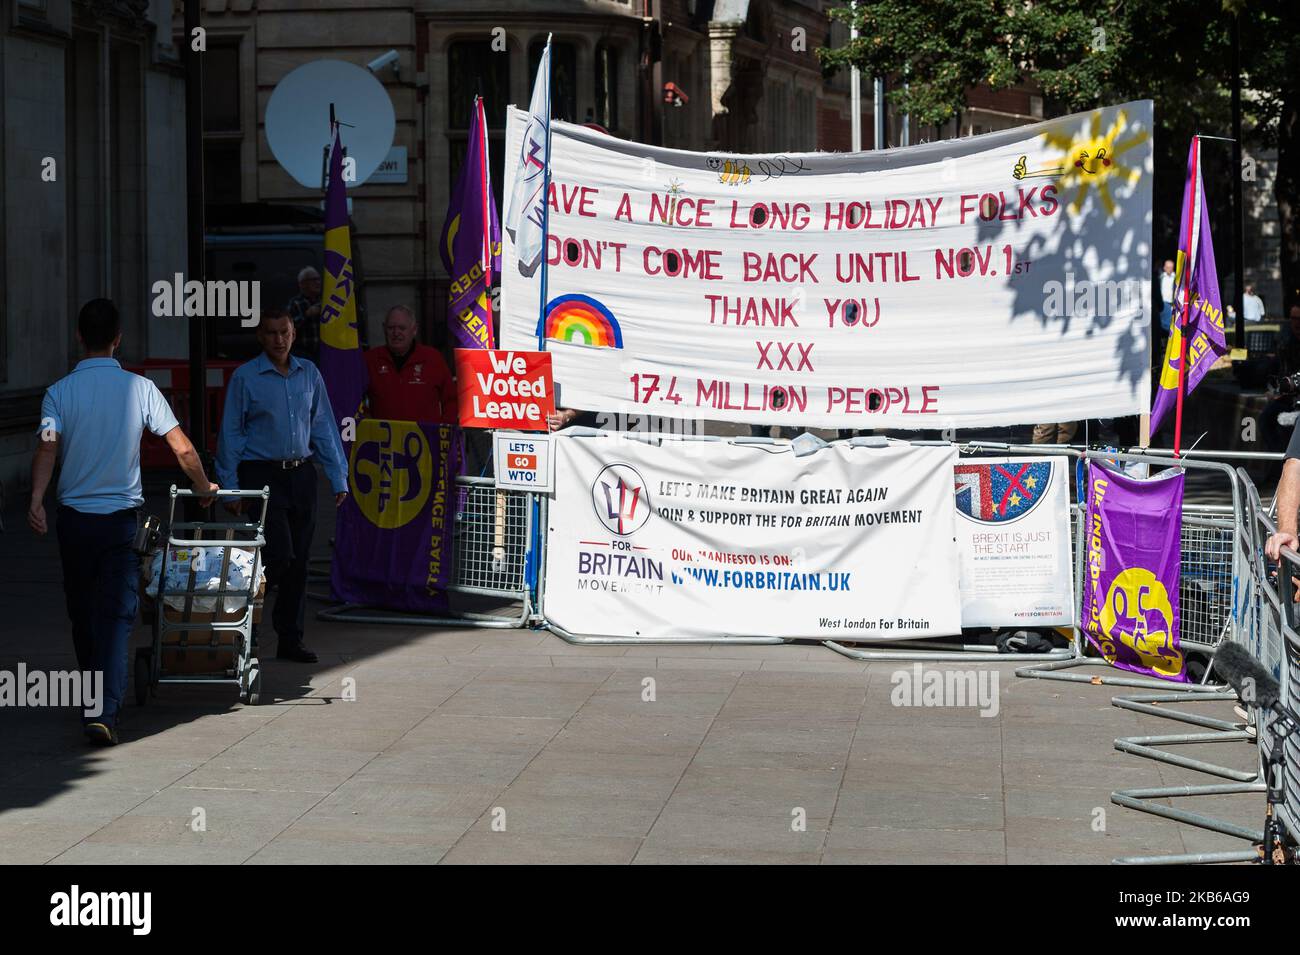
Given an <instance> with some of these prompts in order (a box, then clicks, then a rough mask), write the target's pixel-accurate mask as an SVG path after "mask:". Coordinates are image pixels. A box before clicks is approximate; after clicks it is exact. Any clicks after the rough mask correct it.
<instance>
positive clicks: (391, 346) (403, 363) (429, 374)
mask: <svg viewBox="0 0 1300 955" xmlns="http://www.w3.org/2000/svg"><path fill="white" fill-rule="evenodd" d="M415 335H416V328H415V313H414V312H412V311H411V310H410V309H409V308H407V307H406V306H405V305H394V306H393V307H392V308H390V309H389V310H388V314H387V315H385V316H384V339H385V341H386V342H387V344H384V345H380V346H379V347H378V348H372V349H370V350H369V351H367V352H366V370H367V371H368V372H369V373H370V388H369V392H368V394H369V399H370V416H371V417H373V418H384V419H388V420H391V421H425V422H430V423H435V424H456V422H457V420H458V417H457V409H456V382H455V381H454V380H453V379H452V377H451V371H450V370H449V369H448V368H447V363H446V361H444V360H443V357H442V355H441V354H439V352H438V350H437V349H436V348H431V347H430V346H428V345H421V344H419V343H418V342H416V340H415Z"/></svg>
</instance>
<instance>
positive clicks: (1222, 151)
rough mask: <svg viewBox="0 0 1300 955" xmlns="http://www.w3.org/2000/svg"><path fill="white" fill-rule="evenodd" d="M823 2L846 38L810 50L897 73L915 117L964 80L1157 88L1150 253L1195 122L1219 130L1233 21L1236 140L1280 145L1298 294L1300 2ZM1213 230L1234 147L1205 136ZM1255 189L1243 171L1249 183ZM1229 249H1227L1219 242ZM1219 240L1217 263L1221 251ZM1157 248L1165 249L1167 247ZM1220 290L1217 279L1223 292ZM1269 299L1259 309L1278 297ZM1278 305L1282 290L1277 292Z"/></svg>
mask: <svg viewBox="0 0 1300 955" xmlns="http://www.w3.org/2000/svg"><path fill="white" fill-rule="evenodd" d="M830 15H831V16H832V17H833V18H835V19H838V20H843V21H845V22H847V23H854V22H856V25H857V27H858V30H859V34H860V35H859V37H858V39H857V40H854V41H850V43H849V44H848V45H847V46H845V47H842V48H840V49H834V50H831V49H822V50H819V51H818V53H819V55H820V56H821V58H822V60H823V62H824V63H826V64H827V65H828V66H830V67H832V68H845V67H850V66H857V67H858V68H859V69H860V70H862V72H863V74H864V75H866V76H886V77H895V78H898V77H901V76H903V75H904V73H906V76H907V80H908V83H907V86H906V88H904V87H903V84H901V83H897V82H896V83H893V84H891V86H892V89H891V92H890V93H889V100H890V105H891V106H892V107H893V108H894V109H896V110H900V111H906V112H908V113H910V114H911V115H912V117H913V118H914V119H916V120H917V121H918V122H920V123H922V124H931V123H934V124H939V123H943V122H945V121H947V120H949V119H951V118H952V117H953V116H955V115H957V114H958V112H959V111H960V110H962V109H963V108H965V106H966V103H967V100H966V96H967V92H968V91H969V90H970V89H971V88H973V87H980V86H984V87H989V88H992V89H995V90H996V89H1006V88H1009V87H1013V86H1019V85H1022V84H1027V85H1032V86H1035V87H1037V89H1038V90H1039V91H1040V92H1041V93H1042V96H1043V98H1044V106H1045V110H1046V112H1047V114H1048V115H1060V114H1063V113H1069V112H1076V111H1081V110H1085V109H1091V108H1093V107H1096V106H1102V105H1107V104H1110V103H1117V102H1124V101H1126V100H1132V99H1148V98H1149V99H1153V100H1154V101H1155V115H1156V124H1157V129H1156V137H1155V150H1156V155H1155V169H1156V176H1155V187H1154V199H1155V209H1156V222H1155V224H1154V233H1155V234H1154V236H1153V239H1154V241H1155V248H1156V250H1157V251H1156V253H1155V255H1154V256H1153V258H1157V259H1159V258H1163V257H1164V255H1162V254H1161V253H1160V251H1159V250H1162V249H1164V250H1172V249H1173V248H1175V247H1176V245H1177V238H1176V236H1175V233H1176V231H1177V227H1178V218H1179V205H1180V201H1181V197H1182V189H1183V178H1184V175H1185V169H1186V162H1187V149H1188V144H1189V142H1190V139H1191V137H1192V135H1193V134H1195V133H1197V132H1200V133H1205V134H1210V135H1220V136H1227V135H1230V132H1231V130H1230V109H1229V88H1230V86H1229V84H1230V80H1231V33H1230V29H1231V22H1232V17H1233V16H1236V18H1237V22H1238V24H1239V30H1240V53H1241V71H1242V80H1243V87H1244V91H1243V108H1244V110H1245V120H1244V125H1246V126H1247V129H1248V132H1247V140H1248V141H1247V143H1246V146H1247V148H1248V149H1249V148H1250V147H1252V146H1261V145H1273V146H1276V147H1277V150H1278V174H1277V179H1276V182H1275V187H1274V198H1275V201H1276V204H1277V209H1278V214H1279V218H1280V220H1281V227H1282V254H1281V259H1282V262H1281V265H1282V287H1283V290H1284V294H1285V295H1286V296H1287V297H1288V298H1289V299H1290V301H1291V302H1296V303H1300V233H1298V230H1300V4H1297V3H1296V2H1295V0H1218V2H1214V0H1210V2H1207V0H1089V2H1083V0H1005V2H999V0H925V2H917V0H859V3H858V5H857V9H856V10H854V9H852V8H851V7H850V6H848V5H845V6H843V7H839V8H836V9H833V10H831V11H830ZM1202 154H1203V156H1204V157H1205V167H1204V168H1205V178H1206V186H1207V192H1208V193H1209V194H1210V197H1211V198H1210V201H1209V205H1210V208H1211V211H1212V213H1214V215H1215V218H1216V220H1218V221H1217V223H1216V226H1215V230H1214V231H1215V233H1216V235H1217V236H1219V237H1221V238H1220V241H1221V242H1222V241H1226V240H1227V237H1228V236H1229V235H1231V234H1232V233H1231V232H1230V228H1231V226H1230V222H1229V215H1228V214H1229V213H1230V211H1231V206H1230V204H1231V196H1232V188H1231V182H1232V180H1231V177H1232V176H1234V175H1239V174H1240V173H1239V172H1238V171H1237V170H1234V169H1233V168H1232V151H1231V147H1230V144H1227V143H1206V144H1205V146H1204V147H1203V149H1202ZM1252 188H1258V187H1257V186H1256V184H1255V183H1253V182H1249V181H1248V182H1246V183H1245V190H1246V192H1247V201H1248V202H1249V201H1250V200H1249V190H1250V189H1252ZM1225 252H1226V250H1225ZM1225 252H1220V262H1221V267H1225V268H1229V267H1230V263H1231V261H1232V260H1231V257H1230V256H1229V255H1227V254H1225ZM1165 254H1167V253H1165ZM1226 290H1227V289H1226V288H1225V291H1226ZM1279 304H1282V303H1270V311H1273V310H1274V307H1275V306H1276V305H1279ZM1288 304H1289V303H1288Z"/></svg>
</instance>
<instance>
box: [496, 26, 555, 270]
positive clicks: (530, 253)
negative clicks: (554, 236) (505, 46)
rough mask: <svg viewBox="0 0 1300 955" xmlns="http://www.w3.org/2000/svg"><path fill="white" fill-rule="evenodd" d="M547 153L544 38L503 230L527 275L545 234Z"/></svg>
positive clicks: (538, 255)
mask: <svg viewBox="0 0 1300 955" xmlns="http://www.w3.org/2000/svg"><path fill="white" fill-rule="evenodd" d="M550 155H551V41H550V38H549V37H548V38H547V40H546V49H545V50H543V51H542V58H541V61H540V62H539V63H538V64H537V79H536V80H534V81H533V100H532V102H531V103H530V104H529V106H528V127H527V128H526V129H525V130H524V136H523V140H522V142H521V143H520V146H519V157H518V159H517V160H516V167H515V181H514V188H513V189H512V190H511V192H510V199H509V204H508V205H507V206H506V231H507V232H509V233H510V236H511V238H513V239H514V241H515V251H516V254H517V256H518V259H519V271H520V272H521V273H522V274H524V275H528V276H531V275H532V274H533V273H534V272H536V271H537V266H538V263H539V262H541V261H542V247H543V245H544V244H545V235H546V231H545V230H546V198H547V197H546V192H547V179H548V176H547V168H546V167H547V164H548V163H549V162H550Z"/></svg>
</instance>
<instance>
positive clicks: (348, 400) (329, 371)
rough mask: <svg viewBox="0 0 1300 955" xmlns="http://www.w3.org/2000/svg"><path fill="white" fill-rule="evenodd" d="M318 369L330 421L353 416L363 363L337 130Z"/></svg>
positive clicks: (339, 421)
mask: <svg viewBox="0 0 1300 955" xmlns="http://www.w3.org/2000/svg"><path fill="white" fill-rule="evenodd" d="M320 373H321V377H322V378H324V379H325V390H326V391H327V392H328V393H329V397H330V405H331V407H333V409H334V420H335V422H336V423H337V424H338V425H339V428H340V430H342V431H343V433H344V435H345V437H344V441H343V443H344V445H345V446H346V445H347V443H348V441H347V437H346V436H347V434H348V432H349V430H350V429H348V428H346V427H345V426H344V419H347V418H351V419H353V420H355V419H356V417H357V414H358V412H359V410H360V407H361V399H362V398H363V397H364V396H365V393H366V383H367V382H366V363H365V359H364V358H363V357H362V355H361V342H360V339H359V338H358V336H357V283H356V276H355V274H354V273H353V270H352V236H351V233H350V232H349V230H348V196H347V187H346V186H344V184H343V146H342V144H341V143H340V141H339V133H338V128H337V127H335V130H334V147H333V149H331V150H330V178H329V185H328V186H326V188H325V280H324V282H323V283H322V288H321V311H320Z"/></svg>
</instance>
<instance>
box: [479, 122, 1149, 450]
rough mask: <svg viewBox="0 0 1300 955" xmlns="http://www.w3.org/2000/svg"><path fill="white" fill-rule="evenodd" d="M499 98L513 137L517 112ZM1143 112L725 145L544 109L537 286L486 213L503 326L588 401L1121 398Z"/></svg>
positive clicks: (1134, 385) (830, 406)
mask: <svg viewBox="0 0 1300 955" xmlns="http://www.w3.org/2000/svg"><path fill="white" fill-rule="evenodd" d="M508 122H509V127H508V131H507V137H508V138H507V145H506V154H507V155H512V156H513V155H515V154H516V152H517V150H518V144H519V142H520V139H521V137H522V136H523V134H524V128H525V126H526V124H527V114H525V113H523V112H520V111H517V110H512V111H511V113H510V116H509V120H508ZM1151 129H1152V112H1151V103H1150V101H1142V102H1134V103H1126V104H1124V105H1122V106H1113V107H1107V108H1104V109H1098V110H1094V111H1092V112H1088V113H1081V114H1078V115H1073V116H1065V117H1061V118H1058V119H1053V120H1049V121H1047V122H1043V123H1037V124H1034V125H1029V126H1021V127H1017V128H1015V129H1008V130H1002V131H1000V132H995V133H989V134H986V135H982V136H974V137H970V138H966V139H958V140H944V141H940V142H933V143H927V144H924V145H920V146H913V147H907V148H903V149H890V150H883V151H878V152H866V153H852V154H848V153H838V154H837V153H799V154H788V155H762V156H757V155H748V156H747V155H735V154H729V153H708V154H706V153H691V152H683V151H679V150H672V149H664V148H657V147H652V146H643V145H640V144H637V143H630V142H626V141H624V140H620V139H616V138H614V137H611V136H608V135H604V134H602V133H600V132H598V131H596V130H592V129H588V128H585V127H581V126H574V125H570V124H566V123H560V122H557V123H554V124H552V141H551V186H550V197H549V202H550V214H549V236H548V239H547V244H546V256H547V262H548V269H547V273H548V285H547V302H546V305H545V308H544V310H543V311H544V314H543V315H540V316H539V314H538V303H539V286H538V283H539V282H540V281H541V276H540V270H539V271H538V272H536V273H534V274H532V275H525V274H523V273H522V272H521V271H520V269H519V267H518V262H517V257H516V251H515V248H514V246H513V244H512V242H511V241H510V239H509V236H507V237H506V240H505V255H504V261H503V267H502V271H503V293H502V335H501V339H502V343H503V347H505V348H513V349H524V348H539V347H544V348H546V349H547V350H548V351H550V352H551V353H552V354H553V355H554V368H555V380H556V382H557V384H558V386H559V398H560V401H561V402H562V403H563V404H564V405H566V406H568V407H573V408H587V409H592V410H596V411H604V412H619V413H629V414H652V415H673V416H677V417H683V418H712V419H719V420H730V421H747V422H754V423H767V424H791V425H793V424H799V425H804V426H821V427H858V428H862V427H894V428H899V427H901V428H949V427H971V426H998V425H1007V424H1023V423H1040V422H1050V421H1071V420H1076V419H1078V418H1082V417H1085V416H1087V417H1109V416H1116V415H1126V414H1134V413H1139V412H1142V411H1145V410H1146V406H1147V404H1148V402H1149V397H1150V388H1149V374H1150V373H1149V367H1150V362H1149V358H1148V354H1149V348H1150V341H1149V337H1150V311H1151V309H1150V295H1151V293H1150V278H1151V248H1150V236H1151V179H1152V142H1151ZM511 188H512V184H511V183H510V182H509V181H507V182H506V183H505V190H506V194H510V192H511Z"/></svg>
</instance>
